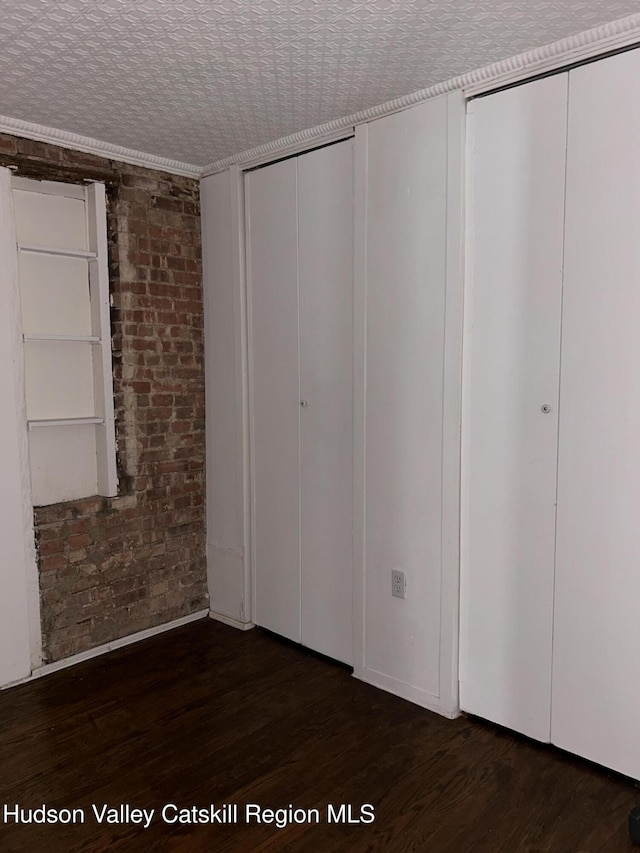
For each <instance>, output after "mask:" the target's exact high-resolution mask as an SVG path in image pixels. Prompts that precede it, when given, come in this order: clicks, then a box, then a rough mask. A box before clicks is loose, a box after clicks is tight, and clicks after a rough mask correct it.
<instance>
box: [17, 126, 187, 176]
mask: <svg viewBox="0 0 640 853" xmlns="http://www.w3.org/2000/svg"><path fill="white" fill-rule="evenodd" d="M0 132H1V133H9V134H11V135H12V136H23V137H26V138H27V139H35V140H37V141H38V142H48V143H49V144H51V145H58V146H60V147H61V148H70V149H72V150H73V151H83V152H84V153H85V154H96V155H97V156H98V157H105V158H106V159H108V160H119V161H120V162H121V163H131V164H132V165H134V166H144V168H145V169H157V170H159V171H162V172H170V173H171V174H173V175H186V176H187V177H189V178H199V177H200V175H201V174H202V167H201V166H194V165H192V164H191V163H181V162H180V161H179V160H169V159H168V158H166V157H158V156H157V155H155V154H147V153H146V152H144V151H135V150H134V149H133V148H124V147H122V146H121V145H113V144H112V143H111V142H103V141H102V140H100V139H92V138H91V137H90V136H81V135H80V134H78V133H70V132H69V131H66V130H60V129H59V128H57V127H46V126H45V125H42V124H33V123H32V122H30V121H22V119H17V118H11V117H10V116H2V115H0Z"/></svg>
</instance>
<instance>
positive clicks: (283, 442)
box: [245, 159, 300, 642]
mask: <svg viewBox="0 0 640 853" xmlns="http://www.w3.org/2000/svg"><path fill="white" fill-rule="evenodd" d="M245 188H246V209H247V279H248V281H247V284H248V294H249V330H250V331H249V340H250V393H251V399H252V470H253V494H252V525H253V528H252V529H253V537H252V542H253V560H254V575H253V576H254V583H255V588H254V605H255V610H254V614H253V620H254V622H256V623H257V624H258V625H261V626H262V627H264V628H269V629H270V630H272V631H275V632H276V633H278V634H282V635H283V636H285V637H288V638H289V639H292V640H296V641H298V642H300V474H299V453H300V447H299V420H300V388H299V375H298V363H299V349H298V207H297V167H296V160H295V159H290V160H284V161H282V162H281V163H276V164H274V165H272V166H267V167H265V168H263V169H257V170H256V171H254V172H250V173H249V174H248V175H247V176H246V178H245Z"/></svg>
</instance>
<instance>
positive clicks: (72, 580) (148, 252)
mask: <svg viewBox="0 0 640 853" xmlns="http://www.w3.org/2000/svg"><path fill="white" fill-rule="evenodd" d="M0 165H3V166H17V167H18V169H17V172H16V174H19V175H23V176H25V177H33V178H44V179H49V180H61V181H71V182H76V183H77V182H81V181H83V180H85V179H93V180H101V181H105V183H106V185H107V205H108V217H107V218H108V223H107V228H108V237H109V267H110V289H111V293H112V300H113V308H112V318H111V321H112V336H113V356H114V395H115V411H116V435H117V441H118V474H119V484H120V485H119V494H118V496H117V497H116V498H101V497H90V498H86V499H83V500H78V501H69V502H66V503H62V504H56V505H53V506H47V507H39V508H36V510H35V525H36V537H37V545H38V561H39V569H40V598H41V612H42V631H43V644H44V657H45V661H54V660H59V659H60V658H64V657H67V656H69V655H72V654H75V653H77V652H81V651H84V650H86V649H89V648H91V647H93V646H96V645H100V644H102V643H106V642H108V641H110V640H113V639H116V638H118V637H122V636H125V635H127V634H131V633H134V632H136V631H140V630H142V629H144V628H149V627H151V626H154V625H159V624H161V623H163V622H168V621H170V620H172V619H176V618H177V617H180V616H184V615H186V614H189V613H193V612H195V611H197V610H200V609H202V608H204V607H206V605H207V592H206V569H205V538H204V452H205V435H204V358H203V310H202V287H201V250H200V211H199V197H198V182H197V181H196V180H192V179H189V178H186V177H181V176H175V175H170V174H167V173H164V172H159V171H155V170H152V169H144V168H141V167H138V166H130V165H128V164H126V163H120V162H117V161H113V160H107V159H103V158H101V157H96V156H93V155H90V154H83V153H80V152H75V151H70V150H67V149H64V148H58V147H56V146H53V145H48V144H44V143H40V142H34V141H31V140H27V139H20V138H16V137H13V136H9V135H5V134H0Z"/></svg>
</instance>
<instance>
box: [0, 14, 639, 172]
mask: <svg viewBox="0 0 640 853" xmlns="http://www.w3.org/2000/svg"><path fill="white" fill-rule="evenodd" d="M638 11H639V4H638V0H634V2H632V0H608V2H606V3H605V2H602V0H561V2H558V0H366V2H362V0H0V114H3V115H5V116H11V117H13V118H17V119H23V120H25V121H29V122H35V123H38V124H43V125H47V126H49V127H55V128H60V129H62V130H66V131H70V132H73V133H79V134H83V135H85V136H90V137H94V138H96V139H100V140H104V141H107V142H110V143H114V144H117V145H123V146H125V147H128V148H133V149H136V150H139V151H145V152H148V153H151V154H156V155H159V156H162V157H169V158H172V159H176V160H180V161H184V162H187V163H194V164H198V165H204V164H206V163H210V162H212V161H215V160H218V159H221V158H223V157H226V156H228V155H231V154H236V153H238V152H240V151H244V150H246V149H248V148H252V147H254V146H257V145H260V144H262V143H264V142H269V141H271V140H274V139H278V138H279V137H282V136H285V135H287V134H290V133H293V132H295V131H298V130H303V129H305V128H308V127H312V126H314V125H317V124H320V123H323V122H326V121H329V120H331V119H336V118H341V117H343V116H346V115H349V114H351V113H355V112H357V111H359V110H362V109H365V108H367V107H371V106H375V105H376V104H380V103H382V102H384V101H387V100H389V99H391V98H395V97H398V96H401V95H405V94H408V93H410V92H413V91H415V90H417V89H421V88H424V87H427V86H430V85H432V84H434V83H438V82H441V81H444V80H447V79H449V78H450V77H454V76H456V75H458V74H462V73H465V72H467V71H472V70H474V69H476V68H479V67H481V66H483V65H487V64H489V63H491V62H494V61H496V60H500V59H506V58H508V57H510V56H513V55H515V54H517V53H521V52H523V51H525V50H529V49H531V48H535V47H539V46H541V45H543V44H546V43H548V42H552V41H556V40H558V39H561V38H564V37H565V36H569V35H573V34H575V33H578V32H581V31H583V30H587V29H590V28H592V27H595V26H598V25H600V24H603V23H606V22H608V21H612V20H615V19H617V18H622V17H625V16H626V15H630V14H632V13H634V12H638Z"/></svg>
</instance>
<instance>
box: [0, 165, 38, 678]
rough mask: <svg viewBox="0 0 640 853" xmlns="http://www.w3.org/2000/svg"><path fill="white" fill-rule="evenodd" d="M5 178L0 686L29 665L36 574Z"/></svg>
mask: <svg viewBox="0 0 640 853" xmlns="http://www.w3.org/2000/svg"><path fill="white" fill-rule="evenodd" d="M10 181H11V178H10V172H9V171H8V170H6V169H0V395H1V396H2V400H3V405H2V406H1V407H0V440H1V441H0V447H1V448H2V465H1V469H2V475H1V476H0V686H2V685H4V684H8V683H10V682H12V681H16V680H18V679H19V678H24V677H25V676H26V675H28V674H29V672H30V669H31V662H30V635H29V615H30V614H29V593H28V590H29V585H30V581H31V578H32V577H33V576H36V569H35V554H34V544H33V543H34V532H33V512H32V509H31V493H30V487H29V458H28V449H27V424H26V412H25V404H24V390H23V375H22V353H21V341H20V308H19V296H18V273H17V259H16V248H15V246H16V238H15V231H14V221H13V209H12V202H11V183H10ZM34 591H35V594H36V596H37V586H36V588H35V590H34ZM36 600H37V599H36ZM36 624H37V623H36Z"/></svg>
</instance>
